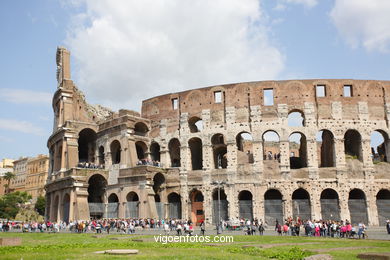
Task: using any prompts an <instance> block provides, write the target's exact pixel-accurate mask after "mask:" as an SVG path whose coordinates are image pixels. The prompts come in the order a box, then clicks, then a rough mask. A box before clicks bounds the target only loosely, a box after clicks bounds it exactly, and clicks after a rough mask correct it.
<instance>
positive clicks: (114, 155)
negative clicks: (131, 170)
mask: <svg viewBox="0 0 390 260" xmlns="http://www.w3.org/2000/svg"><path fill="white" fill-rule="evenodd" d="M110 150H111V160H112V164H118V163H120V162H121V151H122V149H121V144H120V143H119V141H118V140H114V141H113V142H112V143H111V145H110Z"/></svg>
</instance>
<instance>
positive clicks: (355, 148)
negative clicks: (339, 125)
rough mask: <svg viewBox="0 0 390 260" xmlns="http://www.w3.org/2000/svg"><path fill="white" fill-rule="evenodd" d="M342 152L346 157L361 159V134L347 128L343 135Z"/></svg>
mask: <svg viewBox="0 0 390 260" xmlns="http://www.w3.org/2000/svg"><path fill="white" fill-rule="evenodd" d="M344 152H345V154H346V156H345V158H346V159H358V160H359V161H362V158H363V157H362V136H361V135H360V133H359V132H358V131H357V130H354V129H349V130H348V131H347V132H345V135H344Z"/></svg>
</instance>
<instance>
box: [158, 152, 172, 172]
mask: <svg viewBox="0 0 390 260" xmlns="http://www.w3.org/2000/svg"><path fill="white" fill-rule="evenodd" d="M160 163H161V166H162V167H164V168H169V167H171V156H170V154H169V150H168V149H163V150H160Z"/></svg>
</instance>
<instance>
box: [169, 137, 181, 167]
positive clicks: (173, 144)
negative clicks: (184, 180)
mask: <svg viewBox="0 0 390 260" xmlns="http://www.w3.org/2000/svg"><path fill="white" fill-rule="evenodd" d="M168 149H169V155H170V157H171V167H180V166H181V164H180V142H179V140H178V139H177V138H173V139H171V140H170V141H169V144H168Z"/></svg>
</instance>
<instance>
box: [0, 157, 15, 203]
mask: <svg viewBox="0 0 390 260" xmlns="http://www.w3.org/2000/svg"><path fill="white" fill-rule="evenodd" d="M13 162H14V160H12V159H2V160H1V161H0V196H1V195H4V193H5V192H6V189H5V185H6V184H8V181H6V180H5V179H4V178H3V177H4V175H5V173H7V172H13V171H14V164H13Z"/></svg>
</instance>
